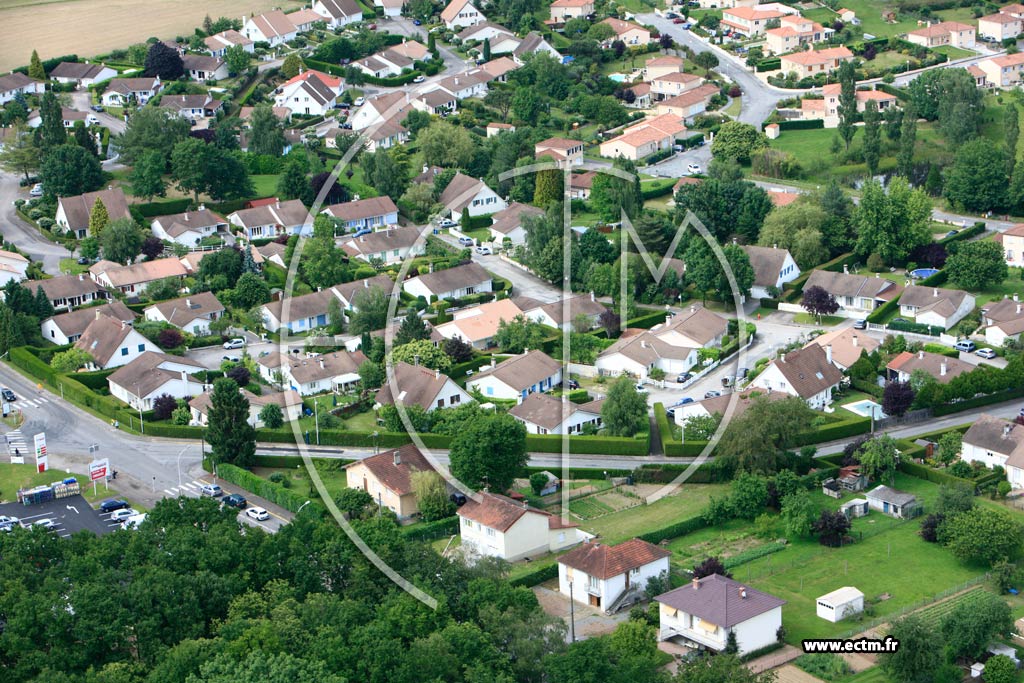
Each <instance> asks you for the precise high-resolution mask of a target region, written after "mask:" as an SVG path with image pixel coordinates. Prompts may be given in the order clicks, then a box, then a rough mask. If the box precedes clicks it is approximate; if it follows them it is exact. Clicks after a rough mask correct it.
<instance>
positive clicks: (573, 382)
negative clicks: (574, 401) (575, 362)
mask: <svg viewBox="0 0 1024 683" xmlns="http://www.w3.org/2000/svg"><path fill="white" fill-rule="evenodd" d="M565 386H567V387H569V388H570V389H579V388H580V383H579V382H577V381H576V380H574V379H567V380H565Z"/></svg>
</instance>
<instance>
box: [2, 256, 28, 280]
mask: <svg viewBox="0 0 1024 683" xmlns="http://www.w3.org/2000/svg"><path fill="white" fill-rule="evenodd" d="M29 263H30V262H29V260H28V259H27V258H25V257H24V256H22V255H21V254H18V253H15V252H13V251H7V250H6V249H0V287H2V286H3V285H6V284H7V283H8V282H10V281H11V280H14V281H15V282H21V281H22V280H24V279H25V278H26V277H28V276H27V275H26V273H27V272H28V265H29Z"/></svg>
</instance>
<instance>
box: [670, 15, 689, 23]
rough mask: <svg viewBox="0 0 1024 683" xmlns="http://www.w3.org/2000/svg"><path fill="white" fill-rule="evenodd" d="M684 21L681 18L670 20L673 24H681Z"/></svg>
mask: <svg viewBox="0 0 1024 683" xmlns="http://www.w3.org/2000/svg"><path fill="white" fill-rule="evenodd" d="M685 21H686V19H683V18H682V17H676V18H675V19H673V20H672V23H673V24H682V23H684V22H685Z"/></svg>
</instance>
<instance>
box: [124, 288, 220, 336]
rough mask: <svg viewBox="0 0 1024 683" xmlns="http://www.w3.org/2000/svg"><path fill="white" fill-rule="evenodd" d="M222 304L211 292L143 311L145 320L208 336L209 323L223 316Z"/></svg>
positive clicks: (155, 305)
mask: <svg viewBox="0 0 1024 683" xmlns="http://www.w3.org/2000/svg"><path fill="white" fill-rule="evenodd" d="M224 312H225V308H224V304H222V303H221V302H220V301H218V300H217V297H216V296H214V294H213V292H197V293H195V294H189V295H188V296H184V297H181V298H180V299H171V300H170V301H162V302H160V303H158V304H153V305H152V306H149V307H147V308H146V309H145V310H144V311H143V315H145V316H146V320H153V321H156V322H164V323H168V324H170V325H174V326H175V327H177V328H178V329H179V330H184V331H185V332H189V333H191V334H194V335H196V336H201V335H207V334H210V323H211V322H213V321H214V320H217V319H218V318H221V317H223V316H224Z"/></svg>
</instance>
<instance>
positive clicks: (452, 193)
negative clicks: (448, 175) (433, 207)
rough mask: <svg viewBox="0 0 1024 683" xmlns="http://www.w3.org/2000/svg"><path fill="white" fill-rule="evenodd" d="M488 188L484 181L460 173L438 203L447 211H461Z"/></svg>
mask: <svg viewBox="0 0 1024 683" xmlns="http://www.w3.org/2000/svg"><path fill="white" fill-rule="evenodd" d="M486 187H487V184H486V183H484V181H482V180H477V179H476V178H472V177H470V176H468V175H466V174H464V173H462V172H459V173H456V174H455V176H454V177H453V178H452V179H451V182H449V183H448V186H447V187H446V188H444V192H442V193H441V196H440V197H438V200H437V201H438V202H439V203H441V204H442V205H443V206H444V207H445V208H446V209H449V210H452V211H461V210H462V209H464V208H466V206H467V205H468V204H469V203H470V202H471V201H473V198H474V197H476V195H477V194H478V193H479V192H480V191H481V190H483V189H485V188H486Z"/></svg>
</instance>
